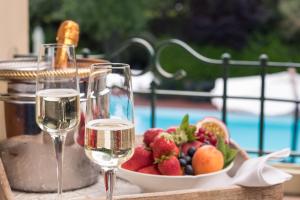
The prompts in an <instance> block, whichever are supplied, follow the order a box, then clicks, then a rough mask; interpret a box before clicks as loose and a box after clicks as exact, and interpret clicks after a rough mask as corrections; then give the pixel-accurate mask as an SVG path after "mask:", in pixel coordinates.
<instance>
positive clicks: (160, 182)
mask: <svg viewBox="0 0 300 200" xmlns="http://www.w3.org/2000/svg"><path fill="white" fill-rule="evenodd" d="M232 166H233V163H231V164H230V165H229V166H228V167H226V168H225V169H223V170H220V171H217V172H213V173H208V174H201V175H195V176H165V175H152V174H144V173H140V172H135V171H130V170H127V169H123V168H121V167H120V168H119V170H118V172H117V176H118V177H119V178H122V179H125V180H127V181H129V182H130V183H132V184H135V185H137V186H139V187H140V188H141V189H142V190H143V191H144V192H162V191H172V190H182V189H196V188H201V189H208V188H215V187H218V186H222V185H221V184H222V183H224V182H225V180H226V179H228V175H227V172H228V171H229V170H230V169H231V168H232ZM218 184H220V185H218Z"/></svg>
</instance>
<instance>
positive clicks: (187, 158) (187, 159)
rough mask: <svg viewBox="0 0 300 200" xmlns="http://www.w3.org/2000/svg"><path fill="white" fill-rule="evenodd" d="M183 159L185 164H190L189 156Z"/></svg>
mask: <svg viewBox="0 0 300 200" xmlns="http://www.w3.org/2000/svg"><path fill="white" fill-rule="evenodd" d="M184 159H185V161H186V163H187V164H190V163H191V162H192V158H191V156H185V157H184Z"/></svg>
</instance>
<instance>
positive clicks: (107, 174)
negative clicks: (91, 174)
mask: <svg viewBox="0 0 300 200" xmlns="http://www.w3.org/2000/svg"><path fill="white" fill-rule="evenodd" d="M115 180H116V174H115V169H104V184H105V191H106V200H112V197H113V191H114V186H115Z"/></svg>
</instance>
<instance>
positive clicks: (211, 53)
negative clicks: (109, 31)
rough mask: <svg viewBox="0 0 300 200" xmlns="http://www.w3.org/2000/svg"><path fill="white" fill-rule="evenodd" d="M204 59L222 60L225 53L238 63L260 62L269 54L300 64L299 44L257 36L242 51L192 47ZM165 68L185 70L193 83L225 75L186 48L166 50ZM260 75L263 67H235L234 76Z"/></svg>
mask: <svg viewBox="0 0 300 200" xmlns="http://www.w3.org/2000/svg"><path fill="white" fill-rule="evenodd" d="M191 46H192V47H193V48H194V49H195V50H196V51H197V52H198V53H200V54H202V55H203V56H206V57H209V58H214V59H220V58H221V56H222V54H223V53H224V52H227V53H229V54H230V55H231V58H232V59H234V60H258V58H259V56H260V55H261V54H263V53H264V54H267V55H268V57H269V60H271V61H282V62H290V61H293V62H300V57H299V50H298V47H297V45H295V44H289V43H287V42H285V41H283V40H282V39H281V38H280V35H279V34H277V33H270V34H266V35H263V34H258V33H257V34H253V35H252V36H251V37H250V38H249V40H248V43H247V45H246V47H245V48H243V49H242V50H236V49H232V48H229V47H224V46H213V45H196V44H192V45H191ZM161 62H162V66H163V68H164V69H165V70H166V71H168V72H172V73H173V72H175V71H177V70H179V69H184V70H185V71H186V72H187V77H186V79H189V80H190V79H192V80H197V81H201V80H214V79H216V78H218V77H221V76H222V72H223V70H222V68H221V67H219V66H215V65H212V64H206V63H203V62H201V61H199V60H197V59H196V58H194V57H193V56H191V55H190V54H188V53H186V51H184V50H183V49H181V48H180V47H177V46H170V47H168V48H166V49H165V50H164V51H163V52H162V54H161ZM281 70H282V68H268V72H277V71H281ZM259 72H260V69H259V68H253V67H252V68H250V67H249V68H245V67H244V68H241V67H232V68H231V70H230V73H229V75H230V76H249V75H255V74H258V73H259Z"/></svg>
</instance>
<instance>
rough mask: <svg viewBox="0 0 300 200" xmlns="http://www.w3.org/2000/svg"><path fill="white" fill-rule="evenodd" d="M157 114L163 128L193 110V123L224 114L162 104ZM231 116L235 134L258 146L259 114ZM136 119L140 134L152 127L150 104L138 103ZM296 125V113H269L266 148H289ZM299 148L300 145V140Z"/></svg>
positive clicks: (242, 142)
mask: <svg viewBox="0 0 300 200" xmlns="http://www.w3.org/2000/svg"><path fill="white" fill-rule="evenodd" d="M156 114H157V117H156V127H160V128H163V129H167V128H168V127H170V126H178V125H179V124H180V122H181V119H182V117H183V116H184V115H185V114H189V116H190V122H191V123H192V124H195V123H197V122H198V121H199V120H201V119H202V118H203V117H207V116H212V117H216V118H219V119H220V118H221V112H218V111H212V110H202V109H184V108H167V107H158V108H157V109H156ZM227 117H228V118H227V119H228V129H229V132H230V136H231V138H232V139H233V140H234V141H236V142H237V143H238V144H239V145H240V146H241V147H242V148H244V149H258V138H259V136H258V135H259V116H256V115H251V114H247V113H228V116H227ZM135 122H136V132H137V134H143V133H144V132H145V130H147V129H149V128H150V107H144V106H138V107H136V108H135ZM292 126H293V117H292V116H289V115H288V116H276V117H266V118H265V135H264V142H265V143H264V149H265V150H268V151H274V150H279V149H282V148H287V147H288V148H289V147H290V145H291V135H292ZM297 149H300V142H298V147H297Z"/></svg>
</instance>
